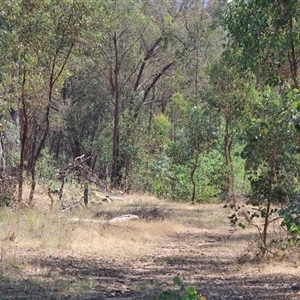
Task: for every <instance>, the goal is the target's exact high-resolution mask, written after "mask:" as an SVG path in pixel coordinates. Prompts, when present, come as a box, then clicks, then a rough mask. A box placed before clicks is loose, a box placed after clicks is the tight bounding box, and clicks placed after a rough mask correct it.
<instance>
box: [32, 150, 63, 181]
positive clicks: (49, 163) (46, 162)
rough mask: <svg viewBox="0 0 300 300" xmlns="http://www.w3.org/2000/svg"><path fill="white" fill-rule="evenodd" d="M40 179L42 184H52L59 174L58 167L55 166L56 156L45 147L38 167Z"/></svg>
mask: <svg viewBox="0 0 300 300" xmlns="http://www.w3.org/2000/svg"><path fill="white" fill-rule="evenodd" d="M36 171H37V175H38V181H39V182H40V183H41V184H44V185H47V186H50V185H51V184H52V183H53V182H56V180H57V176H58V169H57V167H56V166H55V158H54V156H53V155H52V154H51V153H50V151H49V149H48V148H44V149H43V150H42V152H41V157H40V159H39V161H38V163H37V167H36Z"/></svg>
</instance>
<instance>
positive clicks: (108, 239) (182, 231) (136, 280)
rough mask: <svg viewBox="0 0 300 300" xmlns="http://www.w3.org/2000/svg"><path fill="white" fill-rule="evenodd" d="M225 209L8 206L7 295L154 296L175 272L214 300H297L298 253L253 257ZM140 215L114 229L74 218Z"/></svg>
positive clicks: (4, 230) (151, 204) (2, 275)
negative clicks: (13, 209) (84, 209)
mask: <svg viewBox="0 0 300 300" xmlns="http://www.w3.org/2000/svg"><path fill="white" fill-rule="evenodd" d="M121 202H122V203H121ZM222 206H223V205H222V204H196V205H190V204H176V203H168V202H163V201H158V200H153V199H150V200H149V199H148V198H147V197H145V196H143V197H142V198H139V197H136V199H135V200H134V201H131V196H126V197H125V198H124V200H123V201H120V203H117V204H115V203H113V204H105V205H100V208H95V207H94V208H93V209H91V211H89V212H88V213H86V212H82V211H75V212H69V213H68V214H65V215H63V216H61V215H59V213H58V211H55V210H54V212H53V211H52V212H45V211H44V212H43V213H41V212H40V211H34V212H24V213H23V214H22V215H20V214H19V213H14V212H11V211H9V210H4V211H2V213H1V214H0V223H1V225H0V299H2V300H4V299H6V300H8V299H18V300H21V299H24V300H25V299H61V300H62V299H74V300H79V299H89V300H92V299H93V300H96V299H106V300H108V299H115V300H121V299H123V300H125V299H145V300H151V299H156V298H157V296H158V294H159V293H161V292H162V291H165V290H166V289H168V288H171V289H176V286H174V284H173V283H172V279H173V277H174V276H179V277H180V278H181V280H182V281H183V282H184V283H185V284H186V285H187V286H189V285H192V286H194V287H195V288H196V289H197V291H198V292H199V293H202V294H203V295H205V296H206V297H207V299H208V300H217V299H220V300H223V299H230V300H235V299H247V300H263V299H265V300H267V299H270V300H271V299H277V300H281V299H289V300H296V299H300V271H299V268H298V264H299V263H300V258H299V249H298V253H289V254H288V255H287V254H285V253H279V254H278V255H276V256H275V257H274V258H269V259H263V260H262V259H256V258H255V256H252V255H250V254H251V253H253V252H252V250H255V247H256V246H255V243H253V244H251V242H252V241H254V240H255V234H256V232H255V231H254V230H252V229H246V230H242V229H240V228H237V227H232V226H230V224H229V222H228V218H227V216H228V215H229V214H230V211H228V210H226V209H224V208H223V207H222ZM134 212H137V213H139V214H143V213H144V216H143V218H142V219H140V220H137V221H128V222H126V223H119V224H114V225H103V224H97V223H91V224H88V223H81V222H77V223H72V222H69V221H68V220H69V219H70V218H72V217H74V216H76V217H79V218H91V219H101V218H103V220H105V219H108V218H111V217H113V216H115V215H119V214H120V213H134ZM147 212H148V214H152V215H151V217H149V218H147V217H145V215H147ZM157 216H158V217H157ZM156 217H157V218H156ZM274 230H275V229H274ZM249 250H251V251H250V252H249ZM248 254H249V255H248Z"/></svg>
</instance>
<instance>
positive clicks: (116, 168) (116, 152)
mask: <svg viewBox="0 0 300 300" xmlns="http://www.w3.org/2000/svg"><path fill="white" fill-rule="evenodd" d="M113 43H114V59H115V64H114V68H113V78H112V80H113V82H112V86H113V93H114V100H115V107H114V133H113V149H112V158H113V162H112V172H111V181H112V183H113V185H115V186H117V185H119V184H120V183H121V167H120V134H119V118H120V115H119V113H120V91H119V71H120V62H119V57H118V37H117V34H116V33H114V36H113Z"/></svg>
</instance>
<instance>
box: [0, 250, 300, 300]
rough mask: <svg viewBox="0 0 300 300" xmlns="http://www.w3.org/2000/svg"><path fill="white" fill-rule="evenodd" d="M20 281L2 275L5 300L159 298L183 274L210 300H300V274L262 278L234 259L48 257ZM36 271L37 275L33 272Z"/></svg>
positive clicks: (29, 263)
mask: <svg viewBox="0 0 300 300" xmlns="http://www.w3.org/2000/svg"><path fill="white" fill-rule="evenodd" d="M26 264H27V266H28V270H30V271H28V272H26V274H25V273H20V274H19V279H18V280H11V279H10V278H7V277H3V276H2V277H0V291H1V292H0V299H2V300H4V299H6V300H8V299H11V300H12V299H17V300H21V299H24V300H25V299H32V300H34V299H61V300H62V299H74V300H79V299H89V300H92V299H93V300H96V299H110V298H111V299H145V300H151V299H156V297H157V295H158V294H159V293H160V292H161V291H163V290H166V289H167V288H170V287H171V288H174V289H176V287H175V286H172V278H173V277H174V276H179V277H180V278H181V279H182V280H183V281H184V282H186V283H187V284H188V285H193V286H194V287H196V288H197V290H198V291H201V293H203V294H204V295H206V296H207V299H208V300H210V299H211V300H217V299H220V300H223V299H230V300H235V299H247V300H263V299H265V300H271V299H276V300H281V299H291V300H293V299H295V300H296V299H300V284H299V276H280V275H278V274H275V275H268V276H262V275H261V274H259V273H255V274H252V275H251V276H250V275H249V274H247V273H245V274H244V273H243V272H241V271H240V270H237V269H236V268H234V267H233V261H232V257H231V256H227V255H226V254H224V255H223V256H222V258H214V257H212V256H209V255H199V254H190V255H187V254H186V253H185V254H184V255H177V254H176V255H167V256H166V255H163V254H162V255H158V256H157V257H147V258H144V259H142V260H133V261H122V260H112V261H106V260H104V259H101V258H99V259H93V258H91V259H78V258H77V259H76V258H73V257H71V256H70V257H68V258H59V257H46V258H42V257H41V258H35V259H32V260H30V259H28V261H27V262H26ZM30 273H32V275H31V274H30Z"/></svg>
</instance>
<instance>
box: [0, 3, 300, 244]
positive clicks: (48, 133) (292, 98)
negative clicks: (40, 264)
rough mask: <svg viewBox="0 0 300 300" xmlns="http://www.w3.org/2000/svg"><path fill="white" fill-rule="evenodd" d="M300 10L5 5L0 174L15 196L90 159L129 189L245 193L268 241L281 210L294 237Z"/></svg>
mask: <svg viewBox="0 0 300 300" xmlns="http://www.w3.org/2000/svg"><path fill="white" fill-rule="evenodd" d="M299 14H300V7H299V3H298V1H271V0H268V1H258V0H251V1H244V0H233V1H228V2H227V1H215V0H210V1H201V0H189V1H185V0H182V1H175V0H174V1H173V0H169V1H165V0H153V1H151V0H147V1H146V0H126V1H113V0H100V1H99V0H97V1H94V0H90V1H68V0H61V1H57V0H56V1H54V0H48V1H35V0H31V1H24V0H15V1H13V0H3V1H1V3H0V51H1V58H0V59H1V67H0V68H1V72H0V76H1V77H0V104H1V110H0V123H1V124H0V126H1V127H0V131H1V140H2V145H3V147H1V149H2V148H3V151H0V153H1V155H2V160H1V162H2V163H1V164H2V165H0V167H1V168H2V169H4V158H5V161H6V169H7V170H8V169H9V168H10V169H11V168H13V167H16V168H17V170H18V179H19V180H18V196H17V201H18V202H19V203H21V202H28V203H29V204H30V203H32V199H33V196H34V191H35V186H36V182H37V181H39V180H45V178H46V179H47V180H51V176H52V175H53V176H55V175H56V174H55V172H56V169H58V168H61V167H63V166H65V165H66V164H68V163H69V162H70V161H73V160H74V159H75V158H76V157H78V156H81V155H82V154H85V156H86V157H89V156H90V159H89V160H88V161H87V162H88V164H89V165H90V167H91V168H92V169H93V170H94V172H96V173H97V174H98V176H99V177H100V178H102V179H104V180H107V181H109V183H110V185H111V186H113V187H117V188H120V189H122V190H124V191H125V192H128V193H130V192H133V191H141V192H148V193H151V194H155V195H156V196H158V197H165V198H171V199H174V200H179V201H192V202H195V201H212V200H213V199H220V198H222V199H235V198H236V197H237V196H238V195H245V194H247V195H248V196H250V197H251V201H252V203H254V204H255V205H258V210H259V212H260V216H261V217H263V218H264V220H265V223H264V224H265V225H264V229H263V232H262V234H261V239H262V242H263V244H265V243H266V231H267V227H268V224H269V222H270V218H269V217H270V216H271V215H272V214H273V213H274V212H276V213H277V210H276V211H274V210H273V209H272V207H271V204H272V203H275V204H280V205H282V204H284V209H283V210H280V214H281V216H282V217H284V218H285V219H284V220H285V223H284V224H285V225H286V226H287V227H288V229H291V230H292V231H293V233H294V234H298V233H299V232H300V231H299V214H298V211H299V207H298V206H297V205H296V207H295V203H298V202H297V201H298V197H299V176H300V174H299V132H300V115H299V97H300V96H299V95H300V94H299V90H298V88H299V75H298V65H299V57H300V52H299V51H300V50H299V49H300V36H299V32H300V31H299V22H300V15H299ZM51 170H53V174H52V173H51ZM2 173H3V174H2V177H4V178H5V173H4V171H3V170H2ZM25 178H26V179H27V178H28V180H29V182H30V185H31V193H30V196H29V199H24V196H23V195H22V186H23V182H24V180H25ZM290 205H291V206H290ZM236 209H237V210H238V208H236ZM256 217H257V215H256V214H255V215H253V214H252V213H251V214H250V213H249V220H250V221H251V220H252V219H253V218H256ZM232 221H233V222H236V221H237V216H236V215H235V214H234V215H233V216H232ZM250 221H249V223H251V222H250ZM240 225H241V226H244V224H243V223H240Z"/></svg>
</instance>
